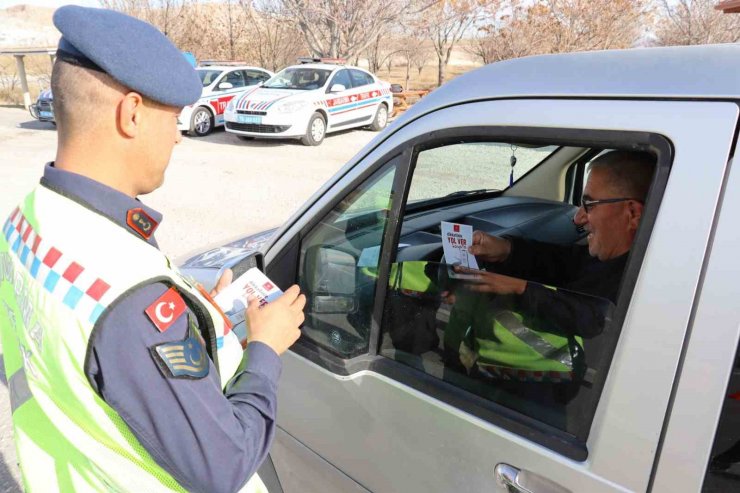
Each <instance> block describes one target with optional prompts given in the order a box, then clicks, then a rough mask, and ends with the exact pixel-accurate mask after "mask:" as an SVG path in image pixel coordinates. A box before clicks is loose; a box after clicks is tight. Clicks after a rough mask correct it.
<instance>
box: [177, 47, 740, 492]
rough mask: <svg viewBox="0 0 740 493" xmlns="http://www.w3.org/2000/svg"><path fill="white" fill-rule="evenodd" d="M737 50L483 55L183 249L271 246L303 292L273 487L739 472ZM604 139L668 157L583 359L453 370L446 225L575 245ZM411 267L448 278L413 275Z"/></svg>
mask: <svg viewBox="0 0 740 493" xmlns="http://www.w3.org/2000/svg"><path fill="white" fill-rule="evenodd" d="M738 60H740V46H733V45H726V46H708V47H687V48H661V49H634V50H626V51H613V52H594V53H578V54H567V55H556V56H541V57H532V58H525V59H518V60H511V61H506V62H502V63H496V64H493V65H489V66H486V67H483V68H481V69H479V70H476V71H473V72H471V73H468V74H465V75H462V76H460V77H457V78H455V79H454V80H452V81H450V82H449V83H447V84H445V85H444V86H442V87H440V88H439V89H437V90H436V91H434V92H432V93H431V94H430V95H428V96H427V97H425V98H423V99H422V100H421V101H420V102H419V103H417V104H416V105H414V106H413V107H412V109H411V110H409V111H408V112H407V113H406V114H404V115H403V116H402V117H401V118H399V119H397V120H396V121H394V122H393V123H392V124H391V125H390V126H389V127H388V128H387V129H386V130H385V131H383V132H382V133H381V134H379V135H378V136H377V137H376V138H375V139H374V140H373V141H372V142H371V143H370V144H368V145H367V146H366V147H365V148H364V149H362V151H361V152H360V153H359V154H358V155H357V156H355V158H354V159H352V160H351V161H350V162H349V163H348V164H347V165H346V166H344V167H343V168H342V169H341V170H340V171H339V172H338V173H337V174H336V175H335V176H334V177H333V178H332V179H331V180H329V181H328V182H327V183H326V184H325V185H324V186H323V187H322V188H321V189H320V190H319V191H318V192H317V193H316V194H315V195H314V196H313V197H312V198H311V199H310V200H309V201H307V202H306V203H305V204H304V206H303V207H302V208H301V209H300V210H299V211H297V212H296V213H295V214H294V215H293V216H292V217H291V218H290V219H288V220H287V221H286V222H285V223H284V224H283V225H282V226H281V227H280V228H278V229H277V230H276V231H273V232H269V233H267V234H264V235H262V236H261V237H251V238H245V239H244V240H240V241H238V242H235V243H232V244H230V245H229V246H228V247H226V248H224V249H215V250H211V251H208V252H205V253H203V254H201V255H198V256H196V257H193V258H192V259H190V260H188V261H186V262H185V264H184V265H183V269H184V270H185V271H186V272H189V273H191V274H193V275H195V276H197V277H199V278H200V279H202V280H205V281H210V282H212V281H213V279H216V278H217V276H218V272H219V270H220V269H222V268H224V267H225V266H236V267H237V268H238V267H239V266H240V265H242V264H243V263H245V262H247V263H249V262H252V263H255V262H257V261H258V260H259V256H256V255H255V254H254V253H249V251H250V250H259V251H260V252H261V254H263V256H264V269H265V272H266V274H267V275H268V276H269V277H270V278H271V279H273V280H274V281H276V282H277V283H278V285H280V286H288V285H290V284H293V283H298V284H300V286H301V288H302V290H303V291H304V292H305V293H306V295H307V297H308V304H307V307H306V322H305V324H304V326H303V328H302V331H303V334H302V337H301V338H300V340H299V341H298V342H297V343H296V344H295V345H294V346H293V347H292V349H291V350H290V351H289V352H288V353H286V355H285V356H284V358H283V363H284V369H283V375H282V378H281V381H280V387H279V412H278V433H277V436H276V439H275V443H274V446H273V448H272V452H271V456H270V459H269V460H268V461H267V462H266V463H265V464H264V465H263V467H262V469H261V471H260V473H261V476H262V477H263V479H264V480H265V482H266V483H267V484H268V486H270V491H271V492H280V491H283V492H286V493H288V492H303V493H305V492H321V493H333V492H368V491H371V492H404V493H405V492H423V493H431V492H445V493H449V492H496V491H500V492H505V491H521V492H531V493H561V492H617V491H658V492H682V491H717V492H719V491H723V492H724V491H740V450H739V449H740V394H739V392H740V368H739V367H738V359H737V357H738V356H737V349H738V338H739V335H740V301H739V300H740V283H736V281H738V279H740V261H739V260H738V255H739V252H740V226H739V225H740V170H738V169H736V168H733V166H732V164H733V162H732V161H733V159H732V158H733V155H734V152H735V147H736V143H737V136H738V115H739V112H738V102H739V101H740V65H738ZM612 149H626V150H642V151H646V152H649V153H651V154H652V155H653V156H655V158H656V160H657V169H656V171H655V174H654V178H653V181H652V185H651V188H650V192H649V195H648V198H647V200H646V202H645V209H644V213H643V217H642V221H641V223H640V226H639V230H638V232H637V237H636V239H635V242H634V244H633V247H632V249H631V251H630V254H629V258H628V261H627V264H626V267H625V270H624V276H623V277H622V281H621V285H620V287H619V295H618V297H617V300H616V303H615V304H614V306H613V311H612V313H611V321H610V322H609V324H608V325H607V326H606V327H605V328H604V330H603V331H601V332H600V333H599V334H598V335H595V336H593V337H590V338H584V341H583V351H584V361H585V363H584V364H585V367H584V372H583V374H582V376H581V378H579V379H577V380H575V381H572V382H570V384H569V386H568V389H569V390H568V391H563V392H560V391H556V389H559V388H560V387H557V385H554V384H546V385H544V384H543V386H542V387H541V388H537V387H535V388H534V389H533V388H532V387H530V388H529V390H528V391H526V392H525V391H519V390H520V389H519V388H518V384H517V382H516V381H507V382H505V383H502V382H497V381H496V380H492V379H485V378H480V377H479V376H476V375H473V374H470V373H469V372H467V371H465V370H464V369H460V368H455V367H451V366H450V365H448V364H447V362H446V359H445V349H446V348H445V346H444V339H445V330H446V327H447V326H448V324H449V322H450V317H451V316H452V314H453V312H454V309H455V308H454V306H452V305H451V304H450V303H447V302H446V301H445V299H443V297H442V296H437V295H438V294H439V293H440V292H441V291H442V290H444V289H446V287H445V286H447V287H449V286H448V285H447V284H445V282H448V281H449V280H450V279H449V276H447V277H445V270H444V258H443V255H442V243H441V241H442V240H441V236H440V222H441V221H450V222H455V223H462V224H467V225H471V226H473V228H475V229H477V230H482V231H486V232H488V233H490V234H495V235H510V236H515V237H521V238H529V239H534V240H539V241H544V242H549V243H556V244H573V243H578V242H583V241H584V235H585V234H586V231H583V229H580V228H578V227H577V226H576V225H574V224H573V222H572V218H573V215H574V213H575V212H576V211H577V209H578V207H579V205H580V203H581V202H580V201H581V195H582V193H583V187H584V184H585V182H586V179H587V175H588V165H589V163H590V162H591V161H592V160H593V159H594V158H595V157H597V156H599V155H600V154H602V153H604V152H606V151H608V150H612ZM512 157H514V158H515V159H512ZM512 163H513V164H512ZM412 262H417V263H418V262H424V263H426V264H424V265H425V267H424V268H425V269H427V268H429V269H430V270H428V271H427V272H426V273H427V274H428V277H429V279H430V281H429V284H428V286H431V285H434V289H436V291H434V292H432V291H426V292H425V291H424V290H421V291H420V290H416V291H414V290H408V289H403V288H402V287H401V286H400V285H399V282H398V281H399V278H400V277H401V276H402V275H403V274H402V273H399V272H400V271H401V270H402V269H401V266H403V265H405V264H406V263H412ZM417 265H418V264H417ZM428 266H431V267H428ZM420 293H421V294H420ZM430 293H431V295H430ZM733 453H734V455H733Z"/></svg>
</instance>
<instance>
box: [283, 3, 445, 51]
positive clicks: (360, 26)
mask: <svg viewBox="0 0 740 493" xmlns="http://www.w3.org/2000/svg"><path fill="white" fill-rule="evenodd" d="M281 1H282V2H283V5H284V6H285V8H286V10H287V11H288V12H289V13H290V15H291V16H292V17H293V19H294V20H295V22H296V24H297V25H298V27H299V29H300V30H301V32H302V33H303V35H304V37H305V39H306V44H307V45H308V48H309V50H310V51H311V53H312V54H313V55H316V56H326V57H334V58H348V59H351V58H354V57H356V56H358V55H359V54H360V53H362V52H364V51H365V49H366V48H367V47H368V46H369V45H370V44H371V43H373V42H374V41H375V40H376V39H377V38H378V36H379V35H380V33H381V32H382V31H383V30H384V29H385V28H386V27H387V26H390V25H395V24H397V23H398V22H399V19H401V18H403V16H405V15H407V14H408V13H410V12H419V11H420V10H423V9H425V8H426V7H427V6H428V5H429V4H430V3H433V2H437V1H439V0H373V1H367V0H281Z"/></svg>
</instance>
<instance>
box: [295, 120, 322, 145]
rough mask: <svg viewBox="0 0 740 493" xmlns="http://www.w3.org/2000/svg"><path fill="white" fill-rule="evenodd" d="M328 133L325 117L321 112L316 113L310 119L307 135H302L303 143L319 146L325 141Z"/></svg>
mask: <svg viewBox="0 0 740 493" xmlns="http://www.w3.org/2000/svg"><path fill="white" fill-rule="evenodd" d="M325 135H326V122H325V121H324V117H323V116H321V114H320V113H314V114H313V115H312V116H311V119H310V120H308V128H307V129H306V135H304V136H303V137H301V142H302V143H303V145H307V146H317V145H319V144H321V143H322V142H323V141H324V136H325Z"/></svg>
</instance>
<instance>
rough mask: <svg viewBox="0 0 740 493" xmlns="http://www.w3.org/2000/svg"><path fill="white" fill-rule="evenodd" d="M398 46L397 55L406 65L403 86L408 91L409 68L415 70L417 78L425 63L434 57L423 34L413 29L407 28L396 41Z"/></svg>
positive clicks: (429, 43) (429, 44)
mask: <svg viewBox="0 0 740 493" xmlns="http://www.w3.org/2000/svg"><path fill="white" fill-rule="evenodd" d="M398 44H399V46H400V48H401V49H400V52H399V55H400V56H402V57H403V59H404V62H405V65H406V78H405V83H404V86H403V87H405V88H406V89H409V87H410V86H409V81H410V79H411V74H410V72H411V68H412V67H413V68H415V69H416V71H417V74H418V77H421V71H422V70H423V69H424V67H425V66H426V65H427V63H428V62H429V61H430V60H431V59H432V58H433V57H434V55H433V50H432V47H431V42H430V41H429V39H428V38H427V35H426V33H425V32H423V31H420V30H418V29H414V28H408V29H407V32H406V33H405V34H404V35H403V36H402V37H400V39H399V40H398Z"/></svg>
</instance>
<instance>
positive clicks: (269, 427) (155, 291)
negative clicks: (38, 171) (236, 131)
mask: <svg viewBox="0 0 740 493" xmlns="http://www.w3.org/2000/svg"><path fill="white" fill-rule="evenodd" d="M41 184H42V185H43V186H45V187H48V188H50V189H52V190H54V191H56V192H57V193H60V194H63V195H65V196H66V197H69V198H70V199H72V200H75V201H77V202H79V203H81V204H82V205H84V206H85V207H87V208H88V209H91V210H93V211H94V212H97V213H98V214H100V215H102V216H104V217H107V218H108V219H110V220H111V221H113V222H114V223H115V224H117V225H119V226H120V227H121V228H123V229H125V230H127V231H128V232H129V233H131V234H133V235H135V236H137V237H138V238H139V239H140V240H141V241H148V242H149V243H150V244H151V245H152V246H154V247H156V246H157V243H156V241H155V239H154V236H151V237H150V238H149V239H148V240H147V239H145V238H143V237H141V236H138V233H136V231H135V230H133V229H132V228H131V227H130V226H128V225H127V223H126V213H127V211H128V210H129V209H132V208H143V209H144V210H145V211H146V212H147V214H149V216H151V217H152V218H154V219H155V221H157V222H159V221H161V218H162V215H161V214H159V213H158V212H157V211H155V210H153V209H151V208H149V207H147V206H145V205H144V204H142V203H141V202H139V201H138V200H135V199H133V198H131V197H129V196H127V195H125V194H123V193H121V192H119V191H117V190H114V189H112V188H110V187H107V186H105V185H103V184H102V183H99V182H97V181H94V180H91V179H89V178H87V177H84V176H81V175H77V174H75V173H70V172H67V171H63V170H60V169H57V168H55V167H54V166H53V164H48V165H47V166H46V168H45V170H44V177H43V178H42V180H41ZM83 233H84V234H88V233H90V234H94V232H81V231H75V230H74V221H73V220H70V234H83ZM121 262H136V259H135V258H122V259H121ZM168 288H169V286H168V285H166V284H164V283H161V282H155V283H151V284H147V285H144V286H139V287H136V288H134V289H132V290H131V291H130V292H129V293H128V294H127V295H126V296H125V298H124V299H122V300H121V301H120V302H118V303H117V304H116V305H115V307H113V308H111V310H110V312H109V313H108V315H107V317H106V318H105V320H104V321H102V322H101V323H100V325H99V327H98V328H97V329H96V332H95V333H94V334H93V335H92V336H91V340H90V342H89V348H88V351H90V352H92V357H91V358H89V366H88V367H86V368H85V372H86V374H87V376H88V381H90V382H91V383H93V382H94V385H93V386H94V387H96V388H95V390H96V392H98V394H99V395H100V396H101V397H102V398H103V399H104V400H105V402H106V403H107V404H108V405H109V406H111V407H112V408H113V409H114V410H115V411H116V412H117V413H118V414H119V415H120V416H121V417H122V418H123V420H124V421H125V422H126V424H127V425H128V426H129V428H130V429H131V431H132V432H133V433H134V435H136V438H137V439H138V440H139V442H140V443H141V444H142V445H143V446H144V448H146V450H147V452H149V453H150V454H151V456H152V458H153V459H154V460H155V461H156V462H157V463H158V464H159V465H160V466H161V467H162V468H163V469H165V470H166V471H167V472H169V473H170V474H171V475H172V476H173V477H174V478H175V479H176V480H177V481H178V482H179V483H180V484H181V485H182V486H183V487H184V488H185V489H186V490H187V491H199V492H209V493H210V492H219V491H224V492H231V491H236V490H238V489H239V488H241V487H242V486H243V485H244V483H246V481H247V480H248V479H249V478H250V477H251V475H252V474H253V472H254V471H255V470H256V469H257V468H258V467H259V465H260V464H261V463H262V461H263V460H264V459H265V457H266V456H267V454H268V452H269V447H270V444H271V442H272V438H273V436H274V433H275V419H276V414H277V396H276V392H277V381H278V378H279V376H280V372H281V368H282V364H281V361H280V358H279V357H278V355H277V354H276V353H275V351H273V350H272V349H271V348H270V347H268V346H267V345H265V344H262V343H260V342H252V343H249V345H248V346H247V350H246V355H247V364H246V368H245V369H244V371H242V372H241V373H237V376H235V377H234V379H233V380H232V381H231V383H230V384H229V386H228V387H227V389H226V391H225V392H224V391H222V389H221V384H220V379H219V376H218V374H217V372H216V371H215V369H214V366H213V364H211V371H210V373H209V374H208V375H207V376H206V377H204V378H200V379H178V378H165V377H164V376H163V374H162V372H160V370H159V368H158V366H157V363H156V362H155V361H154V359H153V355H152V352H150V351H149V348H150V347H152V346H155V345H157V344H162V343H164V342H171V341H176V340H182V339H184V338H185V337H186V334H187V332H188V326H187V318H188V317H187V316H185V315H181V316H180V317H179V318H177V319H176V321H175V322H174V323H173V325H172V326H171V327H170V328H169V329H167V331H166V332H159V330H157V329H156V328H155V326H154V325H153V324H152V323H151V321H150V320H149V319H148V318H147V316H146V315H145V313H144V310H145V309H146V308H147V307H149V306H150V305H151V304H152V303H153V302H154V301H155V300H157V299H158V298H159V297H160V296H161V295H162V294H164V292H165V291H166V290H167V289H168ZM188 311H189V310H188Z"/></svg>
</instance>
